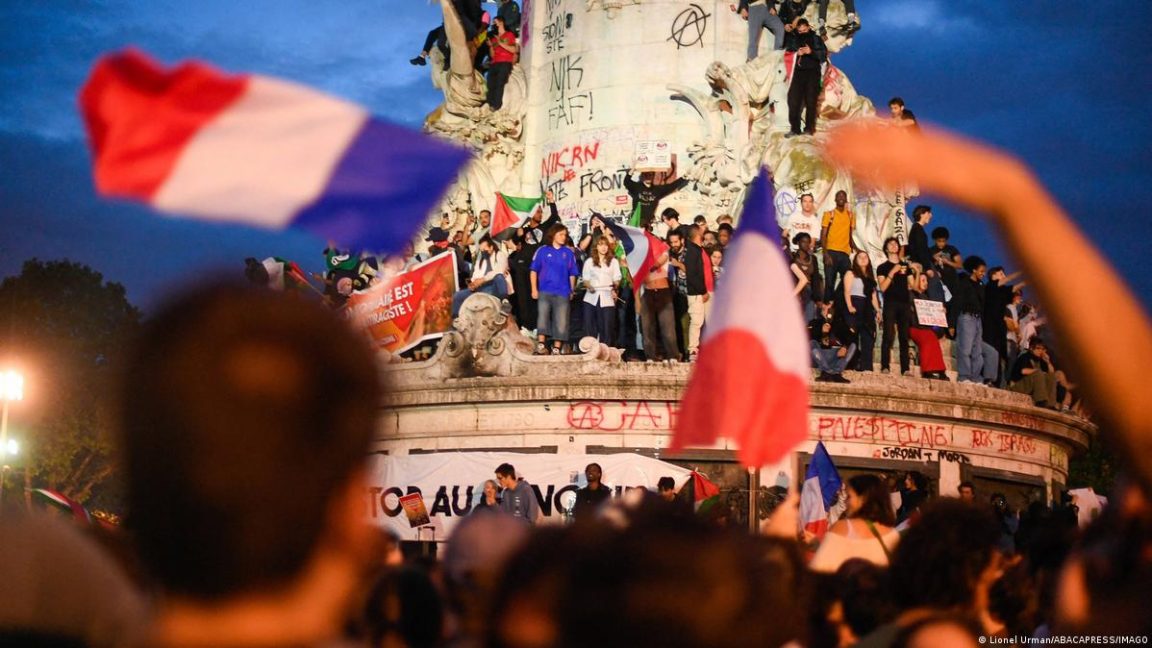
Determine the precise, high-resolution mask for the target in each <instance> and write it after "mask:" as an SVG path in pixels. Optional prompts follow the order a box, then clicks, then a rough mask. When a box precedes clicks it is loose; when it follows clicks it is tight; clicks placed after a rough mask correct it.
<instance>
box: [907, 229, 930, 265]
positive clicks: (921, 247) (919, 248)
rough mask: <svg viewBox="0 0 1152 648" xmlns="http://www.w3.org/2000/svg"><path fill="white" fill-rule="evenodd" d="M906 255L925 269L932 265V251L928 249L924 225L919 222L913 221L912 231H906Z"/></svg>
mask: <svg viewBox="0 0 1152 648" xmlns="http://www.w3.org/2000/svg"><path fill="white" fill-rule="evenodd" d="M906 256H907V257H908V259H909V260H911V261H915V262H916V263H919V264H920V265H921V267H923V268H924V269H925V270H928V269H930V268H931V267H932V251H931V250H929V249H928V233H927V232H925V231H924V226H923V225H921V224H920V223H913V224H912V231H910V232H908V254H907V255H906Z"/></svg>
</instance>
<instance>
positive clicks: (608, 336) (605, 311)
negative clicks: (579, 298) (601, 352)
mask: <svg viewBox="0 0 1152 648" xmlns="http://www.w3.org/2000/svg"><path fill="white" fill-rule="evenodd" d="M583 304H584V333H585V334H587V335H589V336H591V337H594V338H596V339H597V340H600V341H601V342H603V343H604V344H607V345H608V346H615V345H616V307H615V306H593V305H592V304H589V303H588V302H583Z"/></svg>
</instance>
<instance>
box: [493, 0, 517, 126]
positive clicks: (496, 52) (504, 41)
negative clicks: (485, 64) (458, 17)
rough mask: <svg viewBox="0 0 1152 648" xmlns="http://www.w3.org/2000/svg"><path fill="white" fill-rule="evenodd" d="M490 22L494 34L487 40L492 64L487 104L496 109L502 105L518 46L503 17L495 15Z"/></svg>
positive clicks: (514, 35)
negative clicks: (494, 28)
mask: <svg viewBox="0 0 1152 648" xmlns="http://www.w3.org/2000/svg"><path fill="white" fill-rule="evenodd" d="M492 22H493V25H494V26H495V27H496V36H494V37H493V38H492V40H491V41H490V42H489V47H491V48H492V54H491V57H492V65H491V66H490V67H489V68H488V106H489V107H490V108H492V110H493V111H496V110H500V108H501V107H502V106H503V105H504V86H505V84H507V83H508V78H509V77H511V76H512V65H513V64H514V63H515V62H516V52H517V51H519V49H520V46H519V45H517V44H516V34H514V33H512V32H511V31H509V30H508V27H507V25H505V24H504V19H503V18H501V17H500V16H496V19H495V20H493V21H492Z"/></svg>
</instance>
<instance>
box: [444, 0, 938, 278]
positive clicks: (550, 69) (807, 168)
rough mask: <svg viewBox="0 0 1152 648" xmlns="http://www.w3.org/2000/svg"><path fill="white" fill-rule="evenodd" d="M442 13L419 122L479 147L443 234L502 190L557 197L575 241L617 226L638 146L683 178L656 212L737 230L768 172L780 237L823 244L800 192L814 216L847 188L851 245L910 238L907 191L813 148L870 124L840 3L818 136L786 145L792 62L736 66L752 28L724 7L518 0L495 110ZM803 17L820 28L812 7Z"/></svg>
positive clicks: (447, 13)
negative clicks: (847, 64)
mask: <svg viewBox="0 0 1152 648" xmlns="http://www.w3.org/2000/svg"><path fill="white" fill-rule="evenodd" d="M441 6H442V8H443V12H444V17H445V26H446V29H447V32H448V40H449V41H450V43H451V45H452V52H454V53H455V56H454V57H453V60H452V61H451V64H450V66H449V69H448V70H446V71H445V70H443V69H442V65H439V64H437V61H436V60H435V58H436V57H438V56H439V54H438V53H434V54H433V57H434V61H433V65H430V66H429V69H430V70H431V74H432V77H433V78H432V80H433V83H434V84H435V85H436V86H437V87H438V88H440V89H441V90H442V91H443V92H444V103H443V104H442V105H441V106H439V107H438V108H436V110H434V111H433V112H432V113H431V114H430V115H429V116H428V118H427V119H426V121H425V128H426V130H428V131H429V132H432V133H435V134H438V135H441V136H444V137H448V138H451V139H453V140H456V141H458V142H461V143H464V144H465V145H467V146H469V147H470V148H472V149H473V150H474V151H475V153H476V161H475V163H473V164H472V165H471V166H470V167H469V168H468V170H467V171H466V172H465V173H463V174H462V175H461V178H460V180H459V181H458V183H457V184H456V186H455V187H454V189H453V190H451V191H450V192H449V193H448V196H447V197H446V199H445V204H444V209H443V211H446V212H448V213H449V214H450V215H451V217H452V219H453V221H454V224H453V227H461V226H462V225H463V222H464V219H465V218H466V216H467V214H468V213H469V211H471V212H478V211H479V210H481V209H492V208H493V205H494V202H495V198H496V192H498V191H499V192H503V193H506V194H509V195H515V196H537V195H541V194H543V193H544V192H545V191H546V190H552V192H553V193H554V195H555V197H556V203H557V206H558V208H559V210H560V214H561V217H562V218H563V219H565V221H566V224H568V225H569V227H570V228H571V229H575V230H577V231H578V230H579V227H580V226H581V225H582V224H583V223H584V222H586V221H587V218H588V215H589V214H590V213H591V212H592V211H596V212H599V213H602V214H606V215H609V216H618V217H625V216H626V215H627V214H628V213H629V212H630V209H631V201H630V199H629V196H628V192H627V191H626V190H625V188H624V179H625V177H626V176H627V175H628V173H629V171H630V170H631V169H633V168H635V167H636V166H637V162H638V155H640V154H638V151H640V150H641V149H643V148H644V147H653V149H656V148H660V150H662V151H665V152H666V153H668V154H669V155H670V156H674V159H675V160H676V175H677V176H678V177H683V178H687V179H688V180H689V181H690V184H689V185H688V186H687V187H685V188H684V189H682V190H680V191H678V192H676V193H674V194H672V195H671V196H669V197H667V198H665V199H664V200H663V201H662V202H661V207H674V208H676V209H677V210H678V211H680V213H681V214H685V215H689V216H694V215H696V214H704V215H705V216H706V217H707V218H708V220H709V222H710V223H715V220H716V218H717V217H719V216H721V215H724V214H729V215H732V216H733V217H734V218H736V219H737V222H738V219H739V213H740V209H741V207H742V204H743V199H744V194H745V193H746V190H747V187H748V185H749V184H750V183H751V181H752V179H753V178H754V177H755V175H756V173H757V172H758V170H759V168H760V167H761V165H765V166H767V167H768V168H769V169H771V171H772V173H773V177H774V178H775V181H776V188H777V196H776V205H777V218H778V221H779V224H780V226H781V228H782V229H784V230H786V231H788V232H789V233H792V234H794V233H796V232H798V231H812V230H816V231H813V232H812V233H813V234H814V235H817V236H818V234H819V231H818V230H819V222H816V223H812V222H805V221H804V219H803V218H801V217H800V214H801V212H800V209H799V198H798V197H799V195H800V194H803V193H811V194H813V196H814V198H815V202H816V205H817V212H818V213H823V212H824V211H825V210H829V209H832V207H833V203H834V196H835V193H836V192H837V191H838V190H841V189H843V190H845V191H847V192H848V194H849V197H850V202H852V203H854V205H855V209H856V212H857V220H858V228H857V232H856V239H857V241H856V242H857V245H858V246H859V247H861V248H862V249H865V250H868V251H869V252H870V253H872V254H873V256H875V257H877V259H878V260H879V259H880V258H881V257H882V254H881V250H880V248H881V244H882V242H883V240H884V239H885V238H886V237H888V236H896V237H898V238H900V239H901V240H903V239H904V237H905V236H906V232H907V230H908V227H909V224H908V223H907V219H906V215H905V203H906V201H907V199H908V198H909V197H910V196H912V195H915V190H914V189H908V190H905V191H902V192H896V193H885V192H881V191H877V190H873V189H869V188H867V187H864V186H861V185H859V184H858V183H856V182H855V181H854V180H853V178H852V177H851V176H850V175H849V174H847V173H846V172H844V171H843V170H840V169H836V168H834V167H832V166H830V165H828V164H827V163H826V162H825V161H824V160H823V158H822V157H821V156H820V154H819V143H820V141H821V140H822V139H823V138H824V137H825V135H826V133H827V132H828V130H829V129H831V128H834V127H835V126H836V125H837V124H839V123H843V122H845V121H848V120H853V119H861V118H868V117H873V116H875V115H876V110H875V108H874V106H873V104H872V102H871V101H869V100H868V99H867V98H866V97H863V96H861V95H860V94H858V93H857V92H856V90H855V88H854V87H853V86H852V83H851V82H850V81H849V79H848V77H847V75H846V74H845V73H844V71H842V70H840V69H839V68H837V67H836V66H835V64H834V61H833V59H834V58H835V54H836V53H838V52H840V51H842V50H843V49H844V48H846V47H848V46H850V45H851V44H852V39H851V37H848V36H845V35H844V34H843V32H841V31H840V30H839V27H841V26H843V25H845V24H846V23H847V16H846V14H845V13H844V8H843V5H842V4H841V3H839V2H833V3H831V5H830V7H829V14H828V25H829V32H828V37H827V38H826V43H827V45H828V49H829V54H830V60H829V63H828V65H827V66H826V69H825V71H824V91H823V93H822V95H821V100H820V119H819V121H818V123H817V129H818V132H817V134H816V135H815V136H812V137H808V136H804V137H797V138H785V137H784V135H785V133H787V131H788V125H787V122H788V119H787V118H788V115H787V92H788V85H787V83H788V79H789V77H790V73H789V65H790V63H791V57H790V56H786V55H785V54H784V53H783V52H779V51H772V50H771V47H770V42H771V35H770V34H767V32H765V34H764V35H763V37H762V38H761V47H760V55H759V56H758V57H757V58H755V59H753V60H752V61H748V62H745V58H746V43H747V38H748V33H747V23H746V22H744V21H743V20H742V19H741V18H740V17H739V16H738V15H737V14H736V13H734V12H733V11H732V10H731V3H730V2H729V1H727V0H724V1H717V0H712V1H708V0H697V1H695V2H685V1H684V0H522V15H523V21H522V25H521V34H520V39H519V42H520V45H521V52H520V59H519V62H518V63H517V64H516V65H515V67H514V71H513V74H512V78H511V80H510V81H509V84H508V87H507V89H506V96H505V101H504V107H503V108H502V109H501V110H499V111H495V112H493V111H491V110H489V109H488V107H487V106H486V105H485V104H484V95H485V86H484V79H483V77H482V76H481V75H480V74H479V73H478V72H476V71H474V70H473V69H472V66H471V58H470V56H468V55H466V53H467V52H468V45H467V42H466V41H465V38H464V32H463V29H461V28H460V26H459V21H458V20H457V18H456V14H455V11H454V10H453V8H452V3H451V0H441ZM808 11H809V14H810V15H808V18H809V20H810V21H811V22H812V24H816V11H817V7H816V3H813V4H812V5H811V6H810V7H809V10H808ZM864 20H865V21H866V20H867V15H865V16H864ZM864 33H867V32H866V31H865V32H864ZM437 224H439V223H438V222H437Z"/></svg>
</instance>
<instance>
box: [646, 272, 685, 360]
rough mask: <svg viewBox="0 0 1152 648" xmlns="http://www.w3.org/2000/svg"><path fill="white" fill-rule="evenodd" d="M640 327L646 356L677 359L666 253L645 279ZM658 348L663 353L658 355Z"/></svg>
mask: <svg viewBox="0 0 1152 648" xmlns="http://www.w3.org/2000/svg"><path fill="white" fill-rule="evenodd" d="M640 326H641V328H642V329H643V333H642V337H643V338H644V357H645V358H647V359H648V360H664V359H668V360H676V361H679V360H680V349H678V348H677V345H676V314H675V311H674V310H673V307H672V286H671V285H669V283H668V252H665V253H664V254H662V255H660V258H659V259H657V260H656V262H655V263H654V264H652V270H651V271H650V272H649V273H648V276H647V277H645V278H644V294H643V295H641V297H640ZM661 347H663V351H664V354H663V355H661V354H660V350H661Z"/></svg>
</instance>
